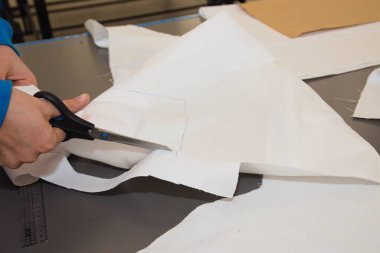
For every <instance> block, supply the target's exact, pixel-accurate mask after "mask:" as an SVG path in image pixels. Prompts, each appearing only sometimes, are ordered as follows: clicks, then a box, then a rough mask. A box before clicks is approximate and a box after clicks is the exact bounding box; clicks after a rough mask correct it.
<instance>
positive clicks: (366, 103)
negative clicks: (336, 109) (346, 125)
mask: <svg viewBox="0 0 380 253" xmlns="http://www.w3.org/2000/svg"><path fill="white" fill-rule="evenodd" d="M354 117H355V118H365V119H380V69H375V70H374V71H372V73H371V74H370V75H369V76H368V79H367V83H366V85H365V87H364V89H363V91H362V94H361V95H360V99H359V102H358V104H357V105H356V108H355V112H354Z"/></svg>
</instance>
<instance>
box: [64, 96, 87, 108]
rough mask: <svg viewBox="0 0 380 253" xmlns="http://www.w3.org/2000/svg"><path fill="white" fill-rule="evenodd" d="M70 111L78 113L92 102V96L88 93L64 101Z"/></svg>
mask: <svg viewBox="0 0 380 253" xmlns="http://www.w3.org/2000/svg"><path fill="white" fill-rule="evenodd" d="M63 102H64V103H65V105H66V106H67V108H69V110H70V111H72V112H74V113H76V112H78V111H80V110H82V109H83V108H84V107H85V106H86V105H88V103H89V102H90V96H89V95H88V94H86V93H84V94H82V95H80V96H78V97H75V98H71V99H66V100H64V101H63Z"/></svg>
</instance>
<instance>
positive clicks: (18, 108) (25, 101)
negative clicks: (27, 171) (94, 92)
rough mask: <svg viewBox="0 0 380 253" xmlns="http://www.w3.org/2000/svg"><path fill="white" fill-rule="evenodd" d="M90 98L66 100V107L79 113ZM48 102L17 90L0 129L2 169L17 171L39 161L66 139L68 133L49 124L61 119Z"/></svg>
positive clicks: (82, 97) (83, 95)
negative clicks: (44, 154) (23, 165)
mask: <svg viewBox="0 0 380 253" xmlns="http://www.w3.org/2000/svg"><path fill="white" fill-rule="evenodd" d="M89 100H90V98H89V96H88V95H87V94H82V95H81V96H79V97H76V98H72V99H67V100H64V103H65V104H66V106H67V107H68V108H69V109H70V110H71V111H73V112H77V111H79V110H81V109H82V108H83V107H85V106H86V105H87V104H88V103H89ZM59 114H60V113H59V111H58V110H57V109H56V108H55V107H54V106H53V105H52V104H50V103H49V102H47V101H45V100H43V99H38V98H35V97H32V96H30V95H28V94H26V93H24V92H22V91H19V90H17V89H15V88H13V90H12V96H11V100H10V104H9V107H8V112H7V115H6V117H5V119H4V122H3V125H2V126H1V128H0V165H2V166H6V167H8V168H12V169H16V168H18V167H20V166H21V164H23V163H30V162H34V161H35V160H37V158H38V156H39V155H40V154H42V153H46V152H49V151H51V150H52V149H53V148H54V147H55V146H56V145H57V144H58V143H60V142H61V141H63V140H64V139H65V133H64V132H63V131H62V130H61V129H58V128H53V127H52V126H51V125H50V123H49V120H50V119H51V118H53V117H57V116H59Z"/></svg>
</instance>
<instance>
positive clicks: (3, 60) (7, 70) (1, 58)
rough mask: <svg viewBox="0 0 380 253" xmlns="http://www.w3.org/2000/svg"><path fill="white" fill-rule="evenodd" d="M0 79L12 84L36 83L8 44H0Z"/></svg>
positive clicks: (34, 78)
mask: <svg viewBox="0 0 380 253" xmlns="http://www.w3.org/2000/svg"><path fill="white" fill-rule="evenodd" d="M0 80H11V81H13V85H16V86H17V85H30V84H34V85H37V79H36V77H35V76H34V74H33V73H32V71H30V69H29V68H28V67H27V66H26V65H25V64H24V62H23V61H22V60H21V58H20V57H19V56H18V55H17V54H16V53H15V51H13V49H12V48H10V47H9V46H4V45H0Z"/></svg>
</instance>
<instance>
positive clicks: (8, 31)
mask: <svg viewBox="0 0 380 253" xmlns="http://www.w3.org/2000/svg"><path fill="white" fill-rule="evenodd" d="M12 35H13V31H12V27H11V26H10V24H9V23H8V22H7V21H6V20H4V19H2V18H0V45H7V46H9V47H11V48H12V49H13V50H14V51H15V52H16V53H17V54H18V55H20V54H19V53H18V51H17V49H16V48H15V47H14V46H13V44H12Z"/></svg>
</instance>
